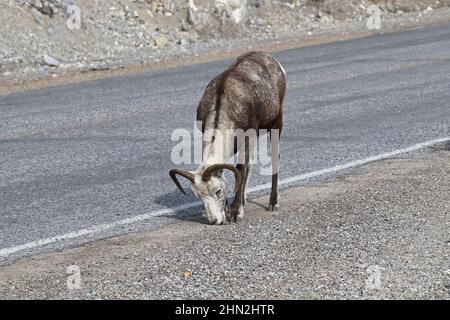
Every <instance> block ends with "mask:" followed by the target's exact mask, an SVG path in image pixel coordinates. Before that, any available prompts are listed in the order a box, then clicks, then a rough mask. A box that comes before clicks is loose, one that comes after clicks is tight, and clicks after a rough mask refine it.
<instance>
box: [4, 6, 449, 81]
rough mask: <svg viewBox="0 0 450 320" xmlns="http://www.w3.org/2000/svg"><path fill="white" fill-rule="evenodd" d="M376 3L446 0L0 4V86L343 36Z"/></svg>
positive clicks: (412, 10) (413, 9) (387, 14)
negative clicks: (300, 38)
mask: <svg viewBox="0 0 450 320" xmlns="http://www.w3.org/2000/svg"><path fill="white" fill-rule="evenodd" d="M374 4H375V5H376V10H375V14H379V15H380V17H381V18H382V19H384V20H389V19H390V20H392V19H394V20H395V19H398V18H399V17H403V16H411V15H412V14H413V15H414V17H419V18H420V17H421V16H423V15H427V14H431V12H433V11H436V10H435V9H437V8H441V7H447V6H450V0H439V1H435V0H417V1H412V0H352V1H339V0H283V1H269V0H209V1H207V0H4V1H2V2H1V3H0V82H6V81H11V80H18V79H26V78H39V77H43V76H47V75H49V74H60V73H64V72H66V71H73V70H92V69H94V70H95V69H103V68H110V67H118V66H124V65H130V64H134V65H136V64H140V63H147V62H154V61H158V59H161V58H164V57H167V56H173V55H189V54H193V53H194V54H195V53H196V52H199V51H202V50H205V49H207V48H212V47H215V48H220V47H221V46H224V45H226V44H227V45H229V44H230V43H233V41H236V40H237V39H241V40H242V39H249V40H251V41H261V40H267V39H278V38H282V37H285V36H287V35H290V36H293V35H297V34H298V35H300V34H313V33H314V32H318V31H324V30H325V31H326V30H337V32H340V29H342V32H344V31H345V30H348V24H352V23H353V24H355V23H359V24H358V28H359V29H361V28H366V30H367V26H366V23H365V22H366V20H367V19H368V18H369V16H370V15H373V14H374V12H373V10H374V9H373V7H372V8H371V9H369V8H370V6H371V5H374ZM370 10H372V11H370ZM449 20H450V19H449ZM345 26H347V28H345Z"/></svg>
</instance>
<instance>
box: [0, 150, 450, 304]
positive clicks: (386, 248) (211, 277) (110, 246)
mask: <svg viewBox="0 0 450 320" xmlns="http://www.w3.org/2000/svg"><path fill="white" fill-rule="evenodd" d="M448 149H449V148H448V146H444V147H442V148H431V149H428V150H427V151H422V152H417V153H414V154H408V155H404V156H403V157H401V158H394V159H389V160H385V161H379V162H375V163H372V164H369V165H367V166H364V167H363V168H360V169H358V170H355V171H353V172H351V173H348V174H346V175H341V176H339V177H338V178H336V179H334V180H333V181H329V182H328V183H325V184H314V185H307V186H303V187H296V188H290V189H286V190H284V191H283V192H282V200H281V209H280V210H279V211H278V212H276V213H269V212H267V211H265V210H264V209H263V208H262V207H264V206H265V205H266V202H267V198H266V197H261V198H258V199H253V200H251V203H249V205H248V208H247V213H246V218H245V219H244V220H243V221H242V222H241V223H240V224H233V225H229V226H220V227H215V226H209V225H206V224H205V223H206V219H205V218H201V217H197V218H194V219H193V220H189V221H187V220H176V219H174V221H173V223H170V224H168V225H167V226H165V227H163V228H161V229H160V230H157V231H150V232H142V233H137V234H129V235H125V236H120V237H113V238H109V239H105V240H101V241H97V242H93V243H90V244H87V245H83V246H81V247H77V248H72V249H67V250H64V251H60V252H54V253H47V254H41V255H36V256H33V257H29V258H25V259H22V260H19V261H17V262H15V263H13V264H11V265H9V266H4V267H1V268H0V298H7V299H30V298H33V299H34V298H44V299H49V298H56V299H70V298H81V299H97V298H101V299H113V298H127V299H128V298H138V299H166V298H175V299H178V298H182V299H216V298H225V299H254V298H260V299H389V298H393V299H449V298H450V259H449V250H450V236H449V230H450V228H449V227H450V226H449V224H450V220H449V213H450V201H449V199H448V195H449V192H450V187H449V180H450V179H449V178H450V152H449V150H448ZM70 265H77V266H79V268H80V270H81V288H79V289H74V290H68V288H67V281H68V280H70V279H71V276H70V275H69V276H68V275H67V267H68V266H70Z"/></svg>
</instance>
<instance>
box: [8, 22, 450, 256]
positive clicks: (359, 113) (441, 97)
mask: <svg viewBox="0 0 450 320" xmlns="http://www.w3.org/2000/svg"><path fill="white" fill-rule="evenodd" d="M274 56H275V57H276V58H277V59H278V60H279V61H280V62H281V63H282V64H283V66H284V67H285V69H286V71H287V74H288V90H287V97H286V103H285V129H284V134H283V137H282V143H281V152H282V168H281V178H287V177H290V176H292V175H298V174H301V173H307V172H312V171H316V170H320V169H322V168H326V167H330V166H333V165H337V164H343V163H348V162H350V161H355V160H357V159H362V158H366V157H368V156H372V155H377V154H380V153H383V152H387V151H390V150H395V149H399V148H404V147H408V146H410V145H413V144H416V143H421V142H425V141H429V140H432V139H436V138H442V137H446V136H448V135H449V126H450V90H449V77H450V76H449V75H450V63H449V62H450V26H449V25H447V26H441V27H434V28H429V29H423V30H415V31H409V32H402V33H396V34H386V35H377V36H373V37H369V38H364V39H356V40H350V41H345V42H340V43H333V44H326V45H319V46H315V47H309V48H302V49H295V50H288V51H284V52H279V53H277V54H274ZM229 63H230V61H229V60H227V61H218V62H213V63H207V64H201V65H193V66H187V67H182V68H177V69H171V70H164V71H157V72H146V73H141V74H134V75H129V76H124V77H119V78H111V79H105V80H98V81H92V82H84V83H79V84H71V85H66V86H61V87H55V88H46V89H40V90H35V91H28V92H22V93H17V94H10V95H6V96H1V97H0V163H1V166H0V250H2V249H5V248H11V247H15V246H18V245H21V244H24V243H29V242H32V241H37V240H39V239H45V238H49V237H54V236H57V235H61V234H66V233H70V232H74V231H76V230H80V229H84V228H89V227H92V226H96V225H99V224H105V223H111V222H114V221H117V220H122V219H125V218H130V217H131V218H132V217H135V216H138V215H142V214H145V213H149V212H153V211H155V210H159V209H163V208H170V207H173V206H178V205H181V204H184V203H190V202H192V201H193V200H194V199H193V196H188V197H185V196H183V195H182V194H180V193H179V191H177V190H176V188H175V186H174V185H173V183H172V182H171V180H170V178H169V177H168V170H169V169H170V168H172V167H173V165H172V164H171V161H170V152H171V148H172V147H173V146H174V145H175V144H176V143H175V142H171V141H170V138H171V134H172V131H173V130H174V129H176V128H186V129H188V130H192V129H193V125H194V119H195V110H196V106H197V103H198V101H199V99H200V97H201V95H202V93H203V90H204V88H205V86H206V84H207V83H208V81H209V80H210V79H211V78H212V77H213V76H215V75H216V74H218V73H219V72H221V71H222V70H223V69H225V68H226V67H227V65H228V64H229ZM185 168H188V169H189V168H192V167H190V166H185ZM268 181H269V178H268V177H265V176H260V175H258V170H257V168H255V169H254V174H253V175H252V182H251V184H252V185H257V184H261V183H266V182H268ZM302 183H304V182H302ZM187 211H188V213H189V214H198V213H200V212H201V211H200V209H191V210H187ZM180 214H181V213H180ZM167 219H169V217H154V218H152V219H146V220H145V221H140V222H138V223H132V224H126V225H123V226H121V227H120V226H119V227H117V228H109V229H107V230H103V231H102V230H100V231H99V232H97V233H96V234H91V235H89V236H80V237H76V239H72V240H70V241H60V242H56V243H52V244H50V245H48V246H46V247H45V248H44V249H45V250H53V249H59V248H62V247H65V246H68V245H74V244H76V243H80V242H85V241H90V240H92V239H96V238H102V237H106V236H110V235H113V234H119V233H124V232H129V231H136V230H139V229H149V228H157V227H159V226H160V225H161V224H164V223H166V222H167ZM40 250H43V249H42V248H41V247H38V248H32V249H29V250H22V251H19V252H17V253H14V254H12V255H5V256H3V257H0V262H5V261H8V260H10V259H14V258H17V257H19V256H22V255H27V254H31V253H35V252H37V251H40Z"/></svg>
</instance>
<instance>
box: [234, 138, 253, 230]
mask: <svg viewBox="0 0 450 320" xmlns="http://www.w3.org/2000/svg"><path fill="white" fill-rule="evenodd" d="M249 140H251V139H246V142H245V154H244V155H243V156H245V164H238V165H237V166H236V169H238V170H239V173H240V174H241V178H242V179H241V185H240V186H239V189H238V191H237V192H236V195H235V197H234V200H233V203H232V204H231V212H230V220H231V221H234V222H237V220H238V218H239V219H242V218H243V217H244V206H245V202H246V201H247V198H246V197H247V194H246V193H247V185H248V180H249V177H250V157H251V154H250V153H251V152H252V151H253V147H254V145H255V141H249Z"/></svg>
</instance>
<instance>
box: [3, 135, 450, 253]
mask: <svg viewBox="0 0 450 320" xmlns="http://www.w3.org/2000/svg"><path fill="white" fill-rule="evenodd" d="M446 142H450V137H444V138H439V139H434V140H429V141H426V142H423V143H418V144H415V145H412V146H410V147H406V148H402V149H396V150H393V151H390V152H386V153H382V154H379V155H375V156H371V157H368V158H364V159H360V160H356V161H352V162H348V163H345V164H340V165H336V166H334V167H329V168H325V169H321V170H318V171H313V172H309V173H305V174H300V175H296V176H292V177H290V178H286V179H282V180H280V181H279V185H289V184H292V183H295V182H299V181H303V180H308V179H311V178H315V177H319V176H323V175H326V174H331V173H336V172H338V171H342V170H346V169H351V168H355V167H359V166H362V165H364V164H367V163H370V162H374V161H379V160H384V159H387V158H392V157H395V156H398V155H401V154H404V153H409V152H412V151H417V150H419V149H423V148H426V147H431V146H433V145H436V144H440V143H446ZM271 187H272V184H271V183H266V184H261V185H259V186H255V187H252V188H249V189H248V193H254V192H258V191H263V190H268V189H270V188H271ZM201 204H202V203H201V202H200V201H194V202H190V203H186V204H183V205H180V206H176V207H173V208H167V209H161V210H157V211H153V212H149V213H146V214H141V215H137V216H134V217H131V218H127V219H122V220H118V221H115V222H111V223H105V224H100V225H96V226H92V227H90V228H85V229H80V230H77V231H73V232H69V233H66V234H61V235H58V236H55V237H51V238H45V239H39V240H36V241H32V242H28V243H24V244H21V245H17V246H13V247H9V248H4V249H0V257H3V258H7V257H9V256H10V255H12V254H15V253H17V252H20V251H24V250H30V249H35V248H39V247H43V246H45V245H49V244H52V243H56V242H60V241H67V240H72V239H76V238H80V237H82V236H87V235H93V234H96V233H101V232H103V231H107V230H112V229H114V228H117V227H120V226H124V225H130V224H133V223H137V222H140V221H145V220H149V219H151V218H153V217H156V216H163V215H170V214H175V213H177V212H180V211H183V210H186V209H190V208H194V207H197V206H200V205H201Z"/></svg>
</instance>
